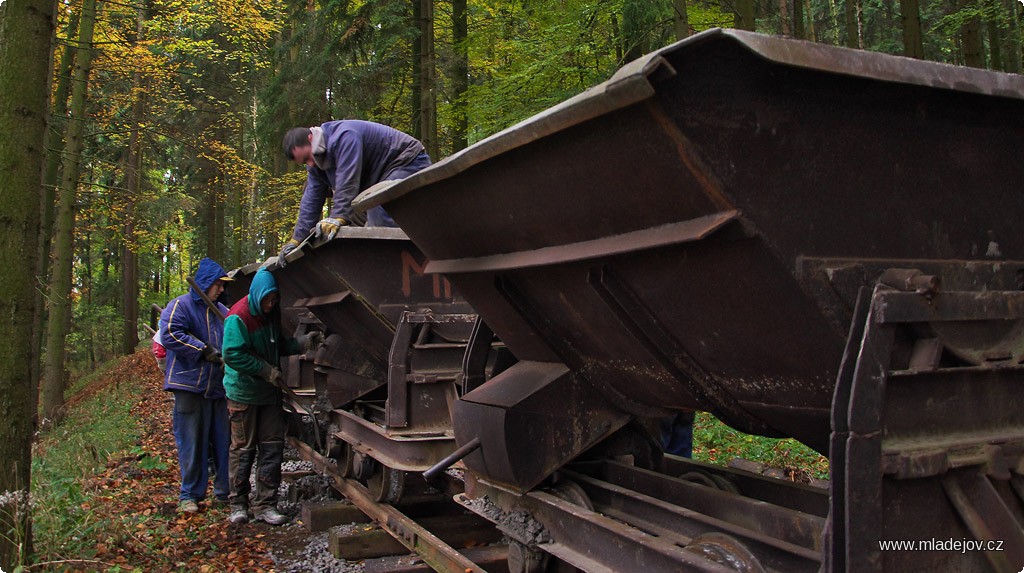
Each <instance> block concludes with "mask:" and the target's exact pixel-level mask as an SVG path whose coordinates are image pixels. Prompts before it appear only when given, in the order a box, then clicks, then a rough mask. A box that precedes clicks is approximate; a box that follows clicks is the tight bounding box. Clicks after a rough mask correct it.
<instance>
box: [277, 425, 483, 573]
mask: <svg viewBox="0 0 1024 573" xmlns="http://www.w3.org/2000/svg"><path fill="white" fill-rule="evenodd" d="M289 443H290V445H291V446H292V447H294V448H295V449H296V450H298V452H299V455H300V456H301V457H302V458H303V459H305V460H307V461H310V462H312V463H313V465H314V466H315V467H316V468H317V470H318V471H319V472H321V473H323V474H325V475H327V476H329V477H330V478H331V485H332V487H334V489H336V490H338V492H340V493H341V494H342V495H344V496H345V497H346V498H347V499H348V500H349V501H351V502H352V504H353V505H355V506H356V507H358V508H359V509H360V510H361V511H362V512H363V513H365V514H366V515H367V516H368V517H369V518H370V519H372V520H373V522H374V523H375V524H377V525H378V526H379V527H380V528H381V529H384V530H385V531H387V532H388V533H390V534H391V535H392V537H394V538H395V539H396V540H397V541H398V542H399V543H401V544H402V545H404V546H405V547H406V548H407V549H409V551H411V552H413V553H416V554H417V555H419V556H420V558H421V559H422V560H423V561H424V562H425V563H426V564H427V565H429V566H430V567H431V568H432V569H434V570H435V571H439V572H442V573H486V572H485V570H484V569H483V568H482V567H481V566H480V565H478V564H476V563H474V562H473V561H471V560H470V559H469V558H467V557H466V556H464V555H462V554H461V553H459V551H458V550H457V549H455V548H454V547H452V546H451V545H449V544H448V543H445V542H444V541H442V540H441V538H439V537H438V536H436V535H434V534H433V533H431V532H430V531H428V530H427V529H426V528H424V527H423V526H422V525H420V524H419V523H417V522H416V521H415V520H414V519H412V518H410V517H408V516H407V515H405V514H404V513H402V512H401V511H400V510H398V509H396V508H395V507H394V506H392V505H389V504H386V503H381V502H378V501H376V500H374V496H373V495H372V494H371V493H370V491H369V490H368V489H367V488H366V487H365V486H363V485H362V484H360V483H359V482H358V481H356V480H354V479H350V478H346V477H343V476H342V475H341V473H340V472H339V471H338V469H337V466H335V465H334V464H333V463H331V461H330V460H329V459H328V458H326V457H324V456H323V455H321V454H320V453H319V452H317V451H316V450H315V449H313V448H312V447H310V446H309V445H308V444H306V443H305V442H303V441H301V440H299V439H297V438H294V437H292V438H289ZM453 505H454V504H453ZM396 569H397V568H396Z"/></svg>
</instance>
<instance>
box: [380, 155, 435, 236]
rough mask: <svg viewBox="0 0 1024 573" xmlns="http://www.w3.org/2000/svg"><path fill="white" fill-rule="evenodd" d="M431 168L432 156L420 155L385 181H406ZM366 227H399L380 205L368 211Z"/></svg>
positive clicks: (388, 175) (386, 177)
mask: <svg viewBox="0 0 1024 573" xmlns="http://www.w3.org/2000/svg"><path fill="white" fill-rule="evenodd" d="M429 166H430V156H429V155H427V154H426V153H420V154H419V155H417V156H416V159H413V160H412V162H411V163H409V164H408V165H406V166H404V167H399V168H398V169H395V170H394V171H392V172H390V173H388V174H387V175H385V176H384V179H383V180H385V181H386V180H388V179H405V178H406V177H408V176H410V175H412V174H413V173H416V172H417V171H419V170H421V169H425V168H427V167H429ZM366 226H367V227H397V226H398V224H397V223H395V220H394V219H392V218H391V215H388V212H387V211H385V210H384V207H381V206H380V205H378V206H376V207H373V208H372V209H369V210H367V211H366Z"/></svg>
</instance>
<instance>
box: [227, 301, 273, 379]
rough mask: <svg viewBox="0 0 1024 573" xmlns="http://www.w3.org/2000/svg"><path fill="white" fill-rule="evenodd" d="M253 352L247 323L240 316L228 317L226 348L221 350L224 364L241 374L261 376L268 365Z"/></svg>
mask: <svg viewBox="0 0 1024 573" xmlns="http://www.w3.org/2000/svg"><path fill="white" fill-rule="evenodd" d="M252 350H253V349H252V341H251V340H249V330H248V329H247V328H246V327H245V323H244V322H243V321H242V319H241V318H240V317H238V316H235V315H231V316H228V318H227V320H225V321H224V347H223V348H222V349H221V356H223V358H224V364H227V365H228V366H230V367H231V368H232V369H234V370H236V371H238V372H239V373H241V374H247V375H249V376H259V375H260V372H261V371H262V370H263V369H264V368H265V367H266V366H267V363H266V362H265V361H263V360H260V359H259V358H257V357H256V356H254V355H253V353H252Z"/></svg>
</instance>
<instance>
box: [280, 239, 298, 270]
mask: <svg viewBox="0 0 1024 573" xmlns="http://www.w3.org/2000/svg"><path fill="white" fill-rule="evenodd" d="M297 248H299V242H298V241H296V240H295V239H288V242H287V243H285V244H284V246H283V247H281V252H280V253H278V254H277V264H278V265H279V266H282V267H283V266H285V265H286V264H287V261H285V260H284V257H285V255H287V254H288V253H290V252H292V251H294V250H295V249H297Z"/></svg>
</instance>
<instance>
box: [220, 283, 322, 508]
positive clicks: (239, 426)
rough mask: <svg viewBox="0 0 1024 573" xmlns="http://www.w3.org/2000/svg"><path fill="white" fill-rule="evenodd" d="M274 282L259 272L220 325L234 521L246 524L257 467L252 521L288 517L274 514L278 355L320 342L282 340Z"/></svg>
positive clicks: (280, 431)
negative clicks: (229, 419) (228, 421)
mask: <svg viewBox="0 0 1024 573" xmlns="http://www.w3.org/2000/svg"><path fill="white" fill-rule="evenodd" d="M279 299H280V296H279V294H278V292H277V282H276V281H275V280H274V276H273V275H272V274H270V272H269V271H267V270H266V269H260V270H259V271H257V273H256V276H254V277H253V279H252V284H251V285H250V286H249V295H248V296H246V297H244V298H242V299H241V300H239V301H238V302H236V303H235V304H234V305H232V307H231V311H230V312H229V313H228V316H227V319H226V320H225V326H224V365H225V366H226V368H225V375H224V387H225V389H226V391H227V395H228V411H229V412H230V416H231V453H230V460H231V461H230V463H231V501H230V502H231V514H230V515H229V516H228V520H229V521H231V522H232V523H245V522H246V521H248V520H249V514H248V508H249V493H250V490H251V487H250V485H249V474H250V473H251V471H252V466H253V463H254V462H255V461H256V459H257V458H258V459H259V465H258V467H257V468H256V494H255V498H254V499H253V517H254V518H255V519H258V520H261V521H265V522H267V523H269V524H271V525H280V524H282V523H284V522H285V521H288V518H287V517H285V516H284V515H282V514H280V513H279V512H278V511H277V488H278V486H279V485H281V459H282V457H283V456H284V434H285V421H284V413H283V411H282V402H281V392H280V390H279V389H278V387H279V386H280V385H281V384H283V383H284V381H283V380H282V378H281V370H280V369H279V368H280V363H281V356H284V355H289V354H297V353H299V352H304V351H306V350H308V349H309V348H310V347H311V346H313V345H314V344H317V343H319V342H321V341H322V335H321V334H320V333H319V332H316V333H311V334H308V335H302V336H300V337H298V338H283V337H282V334H281V322H280V313H279V310H278V300H279Z"/></svg>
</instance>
